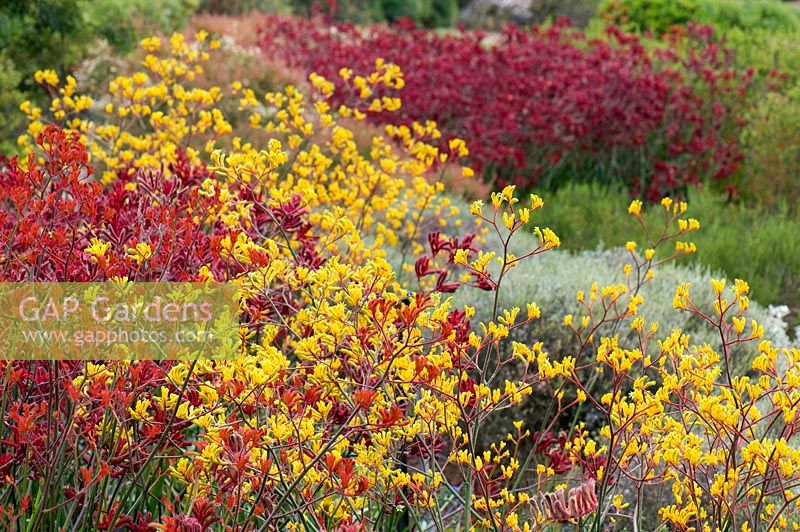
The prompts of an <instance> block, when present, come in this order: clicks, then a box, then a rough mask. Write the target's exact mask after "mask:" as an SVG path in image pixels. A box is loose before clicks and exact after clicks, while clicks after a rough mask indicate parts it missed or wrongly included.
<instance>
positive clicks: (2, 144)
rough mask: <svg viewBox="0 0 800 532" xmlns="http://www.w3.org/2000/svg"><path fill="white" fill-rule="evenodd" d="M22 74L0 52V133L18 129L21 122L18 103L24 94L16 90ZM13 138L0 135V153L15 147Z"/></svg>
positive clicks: (7, 151) (21, 100)
mask: <svg viewBox="0 0 800 532" xmlns="http://www.w3.org/2000/svg"><path fill="white" fill-rule="evenodd" d="M21 81H22V75H21V74H20V73H19V72H18V71H17V69H16V68H15V67H14V63H13V62H12V61H11V60H10V59H8V58H7V57H6V56H5V54H4V53H2V52H0V134H2V133H3V132H6V131H14V130H16V129H18V128H19V127H20V126H21V125H22V122H23V116H22V113H20V112H19V105H20V104H21V103H22V102H23V101H24V100H25V96H24V95H23V94H22V92H20V91H19V90H18V87H19V86H20V82H21ZM14 140H15V139H13V138H7V137H0V153H9V152H12V151H13V150H14V149H15V144H14Z"/></svg>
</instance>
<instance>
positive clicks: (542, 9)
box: [459, 0, 599, 29]
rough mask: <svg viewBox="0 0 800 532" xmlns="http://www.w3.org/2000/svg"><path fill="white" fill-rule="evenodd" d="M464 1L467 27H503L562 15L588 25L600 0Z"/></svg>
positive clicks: (464, 21) (574, 21)
mask: <svg viewBox="0 0 800 532" xmlns="http://www.w3.org/2000/svg"><path fill="white" fill-rule="evenodd" d="M459 4H461V2H459ZM466 4H467V5H462V6H461V7H462V12H461V15H460V17H461V22H462V23H463V24H465V25H466V26H467V27H471V28H482V29H500V28H501V27H502V26H504V25H505V24H508V23H515V24H521V25H529V24H546V23H548V22H552V21H554V20H555V19H557V18H559V17H565V18H568V19H570V21H572V23H573V24H574V25H575V26H577V27H581V28H583V27H586V26H587V24H588V23H589V21H590V20H591V19H592V16H593V15H594V14H595V13H596V12H597V6H598V4H599V0H528V1H527V2H525V3H522V2H520V3H514V2H503V1H500V0H474V1H472V2H466Z"/></svg>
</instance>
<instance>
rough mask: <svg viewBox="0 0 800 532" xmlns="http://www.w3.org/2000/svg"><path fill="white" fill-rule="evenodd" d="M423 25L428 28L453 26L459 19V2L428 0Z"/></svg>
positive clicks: (455, 0)
mask: <svg viewBox="0 0 800 532" xmlns="http://www.w3.org/2000/svg"><path fill="white" fill-rule="evenodd" d="M425 4H426V5H425V6H424V7H425V12H424V13H423V15H422V23H423V24H424V25H425V26H426V27H428V28H447V27H451V26H453V24H455V22H456V18H458V2H457V0H426V1H425Z"/></svg>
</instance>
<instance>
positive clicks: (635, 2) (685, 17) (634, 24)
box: [600, 0, 700, 34]
mask: <svg viewBox="0 0 800 532" xmlns="http://www.w3.org/2000/svg"><path fill="white" fill-rule="evenodd" d="M699 7H700V5H699V3H698V0H666V1H665V0H624V1H621V0H606V1H605V2H603V3H602V4H601V5H600V10H601V12H603V13H608V14H611V15H614V16H618V17H619V21H620V22H621V23H622V25H623V26H625V28H626V29H629V30H635V31H645V30H651V31H653V32H655V33H658V34H660V33H664V32H666V31H667V30H669V29H670V28H671V27H672V26H674V25H676V24H686V23H687V22H689V21H690V20H696V18H697V15H698V12H699Z"/></svg>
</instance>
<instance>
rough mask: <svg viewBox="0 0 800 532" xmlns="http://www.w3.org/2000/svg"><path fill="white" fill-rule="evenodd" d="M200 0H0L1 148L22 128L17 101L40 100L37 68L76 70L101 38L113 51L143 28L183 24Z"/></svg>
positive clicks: (8, 147) (62, 71) (162, 28)
mask: <svg viewBox="0 0 800 532" xmlns="http://www.w3.org/2000/svg"><path fill="white" fill-rule="evenodd" d="M197 1H198V0H36V1H32V0H4V1H3V2H0V138H2V139H3V141H2V142H0V152H9V151H12V150H13V149H14V148H13V141H14V139H15V138H16V136H17V134H19V133H20V130H19V127H20V125H21V122H22V115H21V114H20V112H19V104H20V103H21V102H22V101H24V100H26V99H30V100H34V101H36V102H37V103H42V101H41V98H43V96H44V94H43V92H42V91H41V90H39V89H38V88H37V87H36V86H35V83H34V80H33V74H34V73H35V72H36V71H37V70H42V69H55V70H56V71H58V72H59V74H62V75H63V74H65V73H67V72H70V71H72V69H74V68H75V67H76V66H77V64H78V63H79V62H80V61H81V60H82V59H83V58H84V57H85V56H86V53H87V51H88V50H89V48H90V47H91V46H92V45H93V44H94V43H95V42H96V41H97V39H98V38H103V39H105V40H107V41H108V42H109V43H110V44H111V45H112V47H113V49H114V50H113V51H114V52H123V53H124V52H127V51H129V50H131V49H132V48H133V47H134V46H135V45H136V42H137V41H138V39H139V38H140V37H141V36H142V35H143V34H145V33H151V32H154V31H163V32H169V31H172V30H174V29H176V28H179V27H180V26H181V25H183V23H184V22H185V21H186V20H187V19H188V17H189V15H191V13H192V12H193V11H194V9H195V8H196V7H197Z"/></svg>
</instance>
